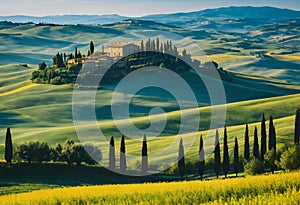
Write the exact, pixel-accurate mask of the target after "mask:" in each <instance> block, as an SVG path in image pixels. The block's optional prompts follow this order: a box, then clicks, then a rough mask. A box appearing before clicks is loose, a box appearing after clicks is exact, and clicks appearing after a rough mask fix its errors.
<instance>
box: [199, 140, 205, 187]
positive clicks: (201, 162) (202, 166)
mask: <svg viewBox="0 0 300 205" xmlns="http://www.w3.org/2000/svg"><path fill="white" fill-rule="evenodd" d="M204 172H205V152H204V147H203V137H202V135H201V137H200V146H199V164H198V173H199V175H200V178H201V181H202V179H203V175H204Z"/></svg>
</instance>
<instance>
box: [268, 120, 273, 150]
mask: <svg viewBox="0 0 300 205" xmlns="http://www.w3.org/2000/svg"><path fill="white" fill-rule="evenodd" d="M273 126H274V124H273V116H272V115H270V117H269V144H268V148H269V150H272V149H273V148H274V136H273V131H274V130H273Z"/></svg>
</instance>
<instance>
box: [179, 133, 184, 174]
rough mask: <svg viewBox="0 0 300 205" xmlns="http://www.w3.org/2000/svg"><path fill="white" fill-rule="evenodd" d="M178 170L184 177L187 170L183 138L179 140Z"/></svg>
mask: <svg viewBox="0 0 300 205" xmlns="http://www.w3.org/2000/svg"><path fill="white" fill-rule="evenodd" d="M178 172H179V175H180V176H181V178H183V175H184V172H185V162H184V147H183V142H182V138H181V139H180V142H179V150H178Z"/></svg>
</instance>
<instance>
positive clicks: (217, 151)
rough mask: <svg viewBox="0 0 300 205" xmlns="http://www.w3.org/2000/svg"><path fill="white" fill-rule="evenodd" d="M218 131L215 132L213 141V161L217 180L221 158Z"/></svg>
mask: <svg viewBox="0 0 300 205" xmlns="http://www.w3.org/2000/svg"><path fill="white" fill-rule="evenodd" d="M219 138H220V137H219V131H218V130H217V131H216V139H215V150H214V159H215V172H216V175H217V178H219V174H220V168H221V156H220V142H219Z"/></svg>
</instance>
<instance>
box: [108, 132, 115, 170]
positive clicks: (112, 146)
mask: <svg viewBox="0 0 300 205" xmlns="http://www.w3.org/2000/svg"><path fill="white" fill-rule="evenodd" d="M115 168H116V154H115V140H114V137H111V138H110V145H109V169H110V170H112V171H114V170H115Z"/></svg>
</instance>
